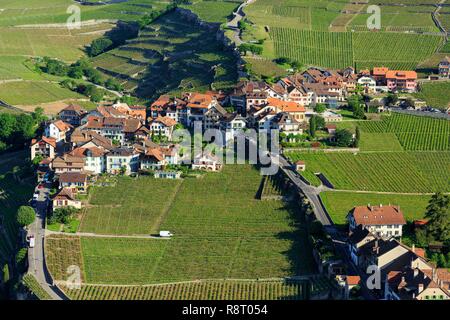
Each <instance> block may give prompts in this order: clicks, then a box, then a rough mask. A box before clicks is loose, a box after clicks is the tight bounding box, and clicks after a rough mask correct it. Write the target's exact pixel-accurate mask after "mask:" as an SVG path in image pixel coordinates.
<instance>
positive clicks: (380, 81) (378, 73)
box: [361, 67, 389, 87]
mask: <svg viewBox="0 0 450 320" xmlns="http://www.w3.org/2000/svg"><path fill="white" fill-rule="evenodd" d="M388 71H389V68H386V67H374V68H373V70H372V78H373V79H374V80H375V82H376V85H377V86H380V87H385V86H386V85H387V83H386V73H387V72H388ZM368 73H369V72H368V71H367V72H361V75H362V77H368V76H369V74H368Z"/></svg>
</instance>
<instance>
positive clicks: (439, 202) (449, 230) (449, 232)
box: [425, 192, 450, 242]
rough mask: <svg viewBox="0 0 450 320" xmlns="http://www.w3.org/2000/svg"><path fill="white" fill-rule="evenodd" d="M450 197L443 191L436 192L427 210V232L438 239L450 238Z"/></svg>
mask: <svg viewBox="0 0 450 320" xmlns="http://www.w3.org/2000/svg"><path fill="white" fill-rule="evenodd" d="M449 212H450V198H449V196H445V195H443V194H442V193H441V192H438V193H436V194H434V195H433V196H432V197H431V199H430V202H429V203H428V206H427V208H426V212H425V218H427V219H428V222H427V224H426V230H427V234H428V235H430V236H432V237H433V239H435V240H437V241H442V242H447V241H449V240H450V214H449Z"/></svg>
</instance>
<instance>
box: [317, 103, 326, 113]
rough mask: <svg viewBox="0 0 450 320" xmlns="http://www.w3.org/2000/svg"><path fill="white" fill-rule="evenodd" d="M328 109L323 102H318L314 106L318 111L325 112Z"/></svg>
mask: <svg viewBox="0 0 450 320" xmlns="http://www.w3.org/2000/svg"><path fill="white" fill-rule="evenodd" d="M326 109H327V106H326V105H325V104H323V103H318V104H316V105H315V106H314V111H315V112H317V113H323V112H324V111H325V110H326Z"/></svg>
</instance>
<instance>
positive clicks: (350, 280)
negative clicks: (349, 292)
mask: <svg viewBox="0 0 450 320" xmlns="http://www.w3.org/2000/svg"><path fill="white" fill-rule="evenodd" d="M346 279H347V284H348V285H349V286H356V285H358V284H359V282H360V281H361V278H360V277H359V276H347V277H346Z"/></svg>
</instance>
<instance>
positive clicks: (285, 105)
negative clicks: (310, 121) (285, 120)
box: [267, 98, 306, 122]
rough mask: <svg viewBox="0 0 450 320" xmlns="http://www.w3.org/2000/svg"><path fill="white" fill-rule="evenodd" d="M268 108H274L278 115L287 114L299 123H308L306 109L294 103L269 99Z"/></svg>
mask: <svg viewBox="0 0 450 320" xmlns="http://www.w3.org/2000/svg"><path fill="white" fill-rule="evenodd" d="M267 106H268V107H270V108H273V110H274V111H275V112H277V113H279V112H286V113H288V114H289V115H291V116H292V118H293V119H295V120H296V121H297V122H303V121H306V109H305V107H304V106H303V105H300V104H298V103H296V102H293V101H283V100H280V99H276V98H267Z"/></svg>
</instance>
